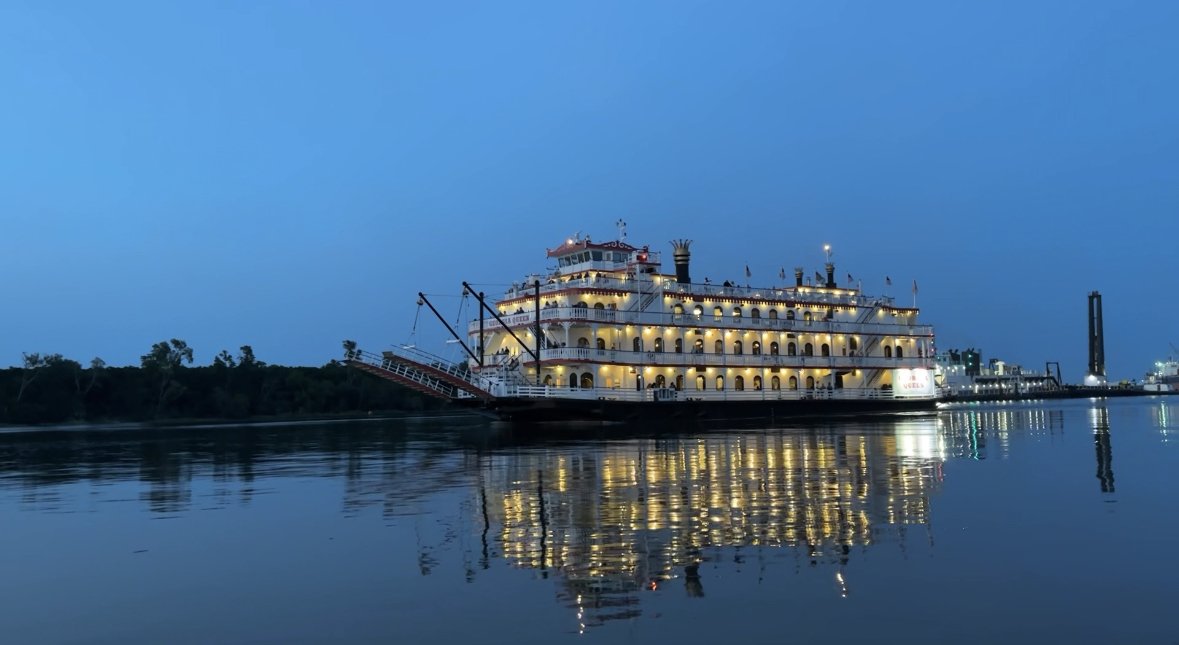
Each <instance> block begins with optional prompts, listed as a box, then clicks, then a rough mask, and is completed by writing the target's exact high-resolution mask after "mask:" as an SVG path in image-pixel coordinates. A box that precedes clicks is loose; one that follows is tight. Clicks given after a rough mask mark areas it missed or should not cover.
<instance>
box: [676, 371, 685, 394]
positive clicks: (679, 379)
mask: <svg viewBox="0 0 1179 645" xmlns="http://www.w3.org/2000/svg"><path fill="white" fill-rule="evenodd" d="M675 389H677V390H679V391H681V392H683V391H684V375H683V374H676V375H675Z"/></svg>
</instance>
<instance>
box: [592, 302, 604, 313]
mask: <svg viewBox="0 0 1179 645" xmlns="http://www.w3.org/2000/svg"><path fill="white" fill-rule="evenodd" d="M605 308H606V305H604V304H602V303H600V302H595V303H594V309H597V310H598V311H601V310H603V309H605Z"/></svg>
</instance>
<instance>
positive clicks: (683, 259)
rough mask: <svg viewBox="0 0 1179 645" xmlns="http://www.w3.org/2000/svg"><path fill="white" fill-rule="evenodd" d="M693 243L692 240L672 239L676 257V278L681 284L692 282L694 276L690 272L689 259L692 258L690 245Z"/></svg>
mask: <svg viewBox="0 0 1179 645" xmlns="http://www.w3.org/2000/svg"><path fill="white" fill-rule="evenodd" d="M691 245H692V240H672V241H671V248H672V257H673V258H675V280H676V282H678V283H680V284H689V283H691V282H692V276H691V274H689V273H688V261H689V260H690V259H691V258H692V253H691V251H689V250H688V247H689V246H691Z"/></svg>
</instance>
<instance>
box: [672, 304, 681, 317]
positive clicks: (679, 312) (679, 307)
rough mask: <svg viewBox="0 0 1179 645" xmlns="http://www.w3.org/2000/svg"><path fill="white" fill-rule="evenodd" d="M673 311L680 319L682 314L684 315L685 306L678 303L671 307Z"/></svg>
mask: <svg viewBox="0 0 1179 645" xmlns="http://www.w3.org/2000/svg"><path fill="white" fill-rule="evenodd" d="M671 313H672V314H673V315H674V316H675V317H676V318H677V319H678V318H679V317H680V316H682V315H684V306H683V305H678V304H677V305H676V306H674V307H672V308H671Z"/></svg>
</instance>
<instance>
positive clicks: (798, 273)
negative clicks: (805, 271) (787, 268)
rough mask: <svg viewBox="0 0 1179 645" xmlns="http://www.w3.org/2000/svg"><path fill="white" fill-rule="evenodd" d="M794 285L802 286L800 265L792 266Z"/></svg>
mask: <svg viewBox="0 0 1179 645" xmlns="http://www.w3.org/2000/svg"><path fill="white" fill-rule="evenodd" d="M794 286H796V287H801V286H802V267H794Z"/></svg>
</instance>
